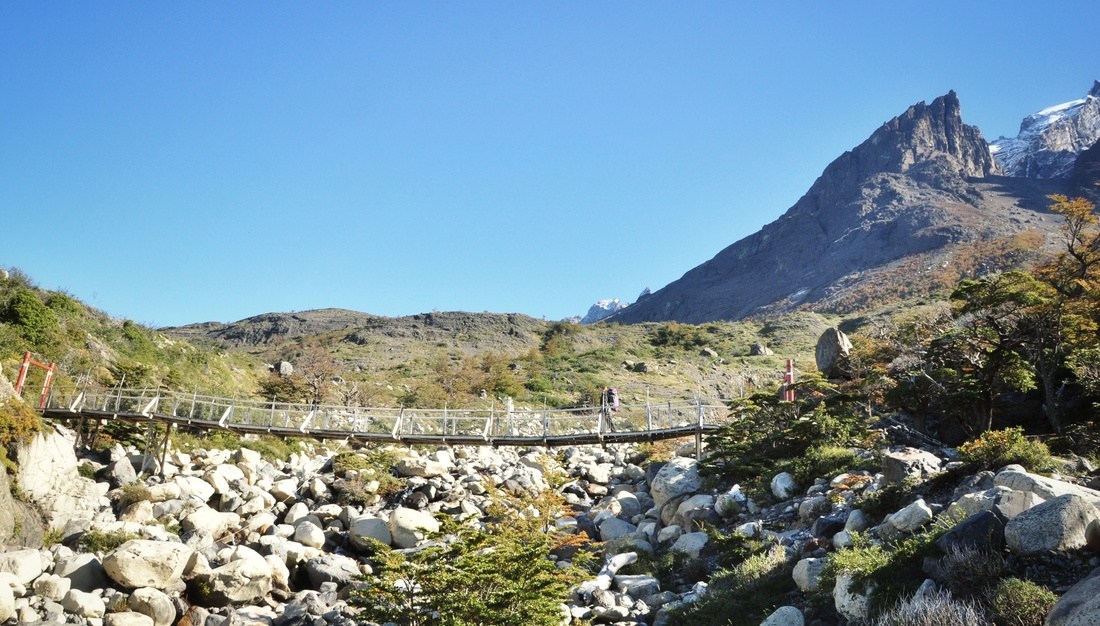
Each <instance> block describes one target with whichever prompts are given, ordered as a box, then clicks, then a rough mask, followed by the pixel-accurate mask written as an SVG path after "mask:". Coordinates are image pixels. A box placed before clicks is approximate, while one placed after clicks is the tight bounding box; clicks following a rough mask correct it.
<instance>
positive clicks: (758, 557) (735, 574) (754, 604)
mask: <svg viewBox="0 0 1100 626" xmlns="http://www.w3.org/2000/svg"><path fill="white" fill-rule="evenodd" d="M793 569H794V567H793V565H792V564H791V563H790V562H789V561H788V560H787V557H786V552H785V551H784V549H783V547H782V546H778V545H771V546H769V547H768V548H766V549H764V550H763V551H762V552H758V553H756V554H753V555H751V556H749V557H748V558H746V559H745V560H744V561H742V562H741V563H739V564H737V565H735V566H733V567H729V568H723V569H720V570H718V571H717V572H715V574H714V576H712V577H711V580H710V592H709V593H708V594H707V595H705V596H703V598H702V599H700V600H699V601H698V602H695V603H693V604H689V605H686V606H684V607H682V608H679V609H676V610H675V611H674V612H673V617H672V620H671V623H675V624H693V625H699V626H707V625H711V624H713V625H714V626H727V625H731V626H757V625H758V624H759V623H760V622H761V621H762V620H763V619H764V618H766V617H767V616H768V614H769V613H771V612H772V611H774V610H775V608H776V606H778V604H779V600H780V599H781V597H782V595H783V594H784V593H786V592H788V591H790V590H792V589H793V588H794V583H793V580H792V578H791V572H792V571H793Z"/></svg>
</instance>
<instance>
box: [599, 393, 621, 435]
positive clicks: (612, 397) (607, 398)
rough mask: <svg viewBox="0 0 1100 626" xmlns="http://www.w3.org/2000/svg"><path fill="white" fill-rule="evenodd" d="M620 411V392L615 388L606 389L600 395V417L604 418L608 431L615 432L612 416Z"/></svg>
mask: <svg viewBox="0 0 1100 626" xmlns="http://www.w3.org/2000/svg"><path fill="white" fill-rule="evenodd" d="M618 410H619V390H618V389H615V388H614V387H606V386H605V387H604V388H603V392H602V393H600V415H601V416H602V417H603V420H604V423H606V424H607V430H609V431H611V432H615V423H614V422H613V421H612V420H611V414H612V413H615V412H617V411H618Z"/></svg>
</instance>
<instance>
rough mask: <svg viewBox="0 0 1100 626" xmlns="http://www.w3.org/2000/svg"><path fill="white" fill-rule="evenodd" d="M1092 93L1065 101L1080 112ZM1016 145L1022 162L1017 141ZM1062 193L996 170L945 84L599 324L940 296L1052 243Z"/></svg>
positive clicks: (698, 319) (1055, 182)
mask: <svg viewBox="0 0 1100 626" xmlns="http://www.w3.org/2000/svg"><path fill="white" fill-rule="evenodd" d="M1094 90H1095V88H1094ZM1094 100H1096V98H1095V97H1094V95H1090V96H1089V97H1088V98H1087V99H1086V101H1083V103H1082V104H1081V105H1080V106H1077V109H1079V110H1081V111H1084V112H1085V113H1086V114H1089V111H1091V108H1090V107H1091V106H1092V104H1093V101H1094ZM1068 108H1072V107H1067V109H1068ZM1017 148H1019V150H1018V151H1017V158H1020V159H1022V158H1024V156H1023V155H1024V153H1025V152H1026V151H1027V147H1026V146H1021V145H1017ZM1075 149H1083V148H1075ZM1077 171H1081V170H1080V168H1078V170H1077ZM1068 189H1070V186H1069V183H1068V180H1067V179H1066V178H1065V177H1053V178H1051V177H1046V178H1038V177H1011V176H1005V175H1004V172H1003V168H1002V166H1001V164H1000V163H998V161H997V160H995V158H994V155H993V153H992V152H991V150H990V147H989V144H988V143H987V142H986V141H985V139H984V137H983V136H982V134H981V132H980V131H979V130H978V129H977V128H976V127H974V126H969V125H966V124H964V123H963V120H962V114H961V106H960V102H959V98H958V97H957V95H956V94H955V93H954V92H950V93H948V94H946V95H944V96H942V97H939V98H936V99H935V100H933V101H932V103H931V104H926V103H924V102H921V103H918V104H915V105H913V106H911V107H909V108H908V109H907V110H906V111H905V112H904V113H903V114H901V115H899V116H898V117H895V118H894V119H892V120H890V121H888V122H886V123H885V124H883V125H882V126H881V127H880V128H879V129H878V130H876V131H875V132H874V133H872V135H871V136H870V137H869V138H868V139H867V140H866V141H864V142H863V143H862V144H860V145H859V146H857V147H856V148H854V149H852V150H851V151H849V152H846V153H844V154H843V155H841V156H840V157H838V158H837V159H836V160H835V161H833V162H832V163H831V164H830V165H829V166H828V167H826V168H825V171H824V172H823V173H822V174H821V176H820V177H819V178H818V179H817V181H816V182H815V183H814V184H813V185H812V186H811V187H810V189H809V191H807V192H806V194H805V195H804V196H803V197H802V198H801V199H799V201H798V202H797V203H795V205H794V206H792V207H791V208H790V209H788V210H787V212H786V213H784V214H783V215H782V216H781V217H780V218H779V219H777V220H776V221H774V222H772V223H771V224H768V225H767V226H765V227H764V228H762V229H761V230H760V231H759V232H757V233H755V234H753V235H750V236H748V237H746V238H744V239H742V240H740V241H738V242H736V243H734V244H732V245H731V246H729V247H728V248H726V249H724V250H722V251H721V252H719V253H718V254H717V255H716V256H715V257H714V258H712V259H710V260H709V261H707V262H705V263H703V264H702V265H700V266H698V267H696V268H694V269H691V270H690V271H688V272H687V273H686V274H684V276H683V277H681V278H680V279H678V280H676V281H674V282H672V283H670V284H669V285H667V286H665V287H664V288H662V289H660V290H658V291H655V292H653V293H652V294H651V295H649V296H648V297H645V298H642V299H640V300H639V301H638V302H636V303H634V304H631V305H630V306H628V307H626V308H624V309H622V310H621V311H619V312H617V313H615V314H613V315H611V316H610V317H609V318H608V319H609V320H613V321H618V322H624V323H634V322H642V321H662V320H675V321H679V322H684V323H693V324H698V323H705V322H709V321H714V320H736V319H743V318H745V317H749V316H754V315H760V314H776V313H783V312H789V311H793V310H815V311H820V312H830V313H837V314H848V313H852V312H854V311H859V310H863V309H866V308H873V307H877V306H885V305H887V304H889V303H890V302H893V301H898V300H901V299H904V298H909V297H915V296H921V295H929V294H931V295H934V294H942V293H943V292H944V290H946V289H948V288H950V287H951V286H953V285H954V284H955V283H956V282H957V281H958V280H959V279H960V278H968V277H976V276H981V275H985V274H987V273H989V272H992V271H997V270H1001V269H1007V268H1011V267H1019V266H1027V265H1028V264H1030V263H1033V262H1035V261H1036V260H1038V259H1039V258H1042V256H1043V255H1044V254H1046V253H1047V252H1048V251H1050V250H1052V249H1053V246H1054V245H1055V244H1056V241H1057V233H1058V226H1059V223H1060V222H1059V220H1058V219H1057V218H1056V217H1055V216H1053V215H1052V214H1050V213H1049V212H1048V211H1047V206H1048V205H1049V200H1048V199H1047V197H1046V196H1047V195H1049V194H1052V193H1061V192H1065V191H1067V190H1068Z"/></svg>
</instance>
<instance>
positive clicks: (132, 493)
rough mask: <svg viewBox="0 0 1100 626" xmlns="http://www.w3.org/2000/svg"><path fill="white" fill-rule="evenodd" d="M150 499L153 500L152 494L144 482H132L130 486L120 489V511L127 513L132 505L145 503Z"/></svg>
mask: <svg viewBox="0 0 1100 626" xmlns="http://www.w3.org/2000/svg"><path fill="white" fill-rule="evenodd" d="M150 498H152V494H151V493H150V492H149V488H148V487H146V486H145V483H143V482H140V481H139V482H132V483H130V484H128V485H123V486H122V488H121V489H119V496H118V510H119V511H125V510H126V509H127V508H128V507H129V506H130V505H131V504H135V503H137V502H143V501H145V500H149V499H150Z"/></svg>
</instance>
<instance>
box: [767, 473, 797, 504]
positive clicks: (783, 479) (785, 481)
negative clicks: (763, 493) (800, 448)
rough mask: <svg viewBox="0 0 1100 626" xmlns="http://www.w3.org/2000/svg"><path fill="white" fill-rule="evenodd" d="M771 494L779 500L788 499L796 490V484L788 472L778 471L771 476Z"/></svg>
mask: <svg viewBox="0 0 1100 626" xmlns="http://www.w3.org/2000/svg"><path fill="white" fill-rule="evenodd" d="M771 490H772V495H773V496H775V497H776V498H777V499H779V500H789V499H791V498H793V497H794V494H795V493H796V492H797V491H798V484H797V483H795V482H794V476H793V475H792V474H791V473H790V472H780V473H778V474H776V475H775V476H773V477H772V482H771Z"/></svg>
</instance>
